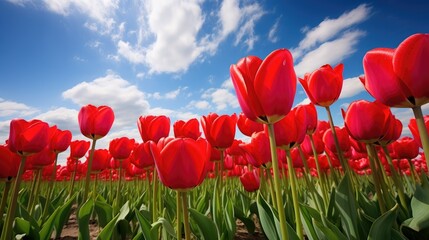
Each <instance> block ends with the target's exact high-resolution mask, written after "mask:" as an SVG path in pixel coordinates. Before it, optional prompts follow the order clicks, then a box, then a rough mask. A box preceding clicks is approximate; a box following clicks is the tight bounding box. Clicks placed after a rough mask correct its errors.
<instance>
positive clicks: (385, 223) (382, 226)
mask: <svg viewBox="0 0 429 240" xmlns="http://www.w3.org/2000/svg"><path fill="white" fill-rule="evenodd" d="M398 207H399V205H398V204H396V205H395V206H394V207H393V208H392V209H390V210H389V211H387V212H385V213H384V214H382V215H381V216H380V217H378V218H377V219H375V221H374V222H373V223H372V226H371V229H370V230H369V234H368V239H391V232H392V225H393V223H394V222H395V220H396V216H397V215H398Z"/></svg>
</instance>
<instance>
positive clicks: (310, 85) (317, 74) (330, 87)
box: [299, 64, 344, 107]
mask: <svg viewBox="0 0 429 240" xmlns="http://www.w3.org/2000/svg"><path fill="white" fill-rule="evenodd" d="M343 68H344V66H343V64H338V65H337V66H336V67H335V68H332V67H331V65H329V64H326V65H323V66H322V67H320V68H319V69H317V70H315V71H314V72H312V73H311V74H310V73H306V74H305V75H304V79H301V78H300V79H299V81H300V83H301V85H302V87H303V88H304V90H305V92H306V93H307V96H308V98H310V100H311V102H312V103H314V104H316V105H318V106H322V107H328V106H331V105H332V103H334V102H335V101H337V99H338V98H339V97H340V93H341V89H342V88H343Z"/></svg>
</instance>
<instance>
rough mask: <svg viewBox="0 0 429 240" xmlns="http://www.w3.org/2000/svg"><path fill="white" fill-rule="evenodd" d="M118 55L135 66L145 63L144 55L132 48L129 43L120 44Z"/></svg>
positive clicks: (120, 42)
mask: <svg viewBox="0 0 429 240" xmlns="http://www.w3.org/2000/svg"><path fill="white" fill-rule="evenodd" d="M118 54H119V55H120V56H122V57H123V58H125V59H126V60H128V61H129V62H131V63H133V64H138V63H144V54H143V53H142V52H141V50H139V49H135V48H133V47H132V46H130V43H129V42H124V41H122V40H120V41H119V42H118Z"/></svg>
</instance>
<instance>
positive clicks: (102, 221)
mask: <svg viewBox="0 0 429 240" xmlns="http://www.w3.org/2000/svg"><path fill="white" fill-rule="evenodd" d="M94 210H95V212H96V213H97V217H98V224H99V225H100V227H102V228H104V227H105V226H106V225H107V224H108V223H109V222H110V221H111V220H112V218H113V208H112V206H110V205H109V204H107V203H105V202H102V201H99V200H96V201H95V204H94Z"/></svg>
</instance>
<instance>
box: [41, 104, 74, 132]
mask: <svg viewBox="0 0 429 240" xmlns="http://www.w3.org/2000/svg"><path fill="white" fill-rule="evenodd" d="M78 113H79V112H78V111H77V110H76V109H69V108H64V107H60V108H55V109H52V110H49V111H47V112H44V113H41V114H39V115H37V116H36V117H35V118H36V119H40V120H42V121H45V122H47V123H48V124H49V125H50V126H53V125H57V127H58V128H59V129H62V130H66V129H67V130H70V131H71V132H72V133H73V136H75V135H78V134H80V129H79V123H78V117H77V115H78Z"/></svg>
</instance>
